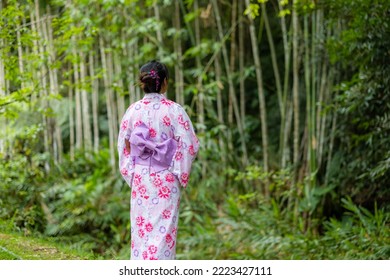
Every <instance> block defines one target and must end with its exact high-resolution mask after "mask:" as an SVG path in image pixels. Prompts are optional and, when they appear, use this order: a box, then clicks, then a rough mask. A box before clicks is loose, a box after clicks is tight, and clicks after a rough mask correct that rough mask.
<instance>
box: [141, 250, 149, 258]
mask: <svg viewBox="0 0 390 280" xmlns="http://www.w3.org/2000/svg"><path fill="white" fill-rule="evenodd" d="M142 257H143V259H144V260H146V259H147V258H148V252H146V251H143V252H142Z"/></svg>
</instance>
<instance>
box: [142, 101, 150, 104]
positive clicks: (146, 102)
mask: <svg viewBox="0 0 390 280" xmlns="http://www.w3.org/2000/svg"><path fill="white" fill-rule="evenodd" d="M142 102H143V103H144V104H145V105H148V104H149V103H150V101H149V100H143V101H142Z"/></svg>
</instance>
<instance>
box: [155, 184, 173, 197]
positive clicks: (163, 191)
mask: <svg viewBox="0 0 390 280" xmlns="http://www.w3.org/2000/svg"><path fill="white" fill-rule="evenodd" d="M170 194H171V190H170V189H169V188H168V187H165V186H164V187H162V188H160V189H159V190H158V196H159V197H160V198H168V197H169V195H170Z"/></svg>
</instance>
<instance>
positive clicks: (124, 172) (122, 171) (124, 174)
mask: <svg viewBox="0 0 390 280" xmlns="http://www.w3.org/2000/svg"><path fill="white" fill-rule="evenodd" d="M121 173H122V175H123V176H127V174H128V172H127V169H126V168H122V170H121Z"/></svg>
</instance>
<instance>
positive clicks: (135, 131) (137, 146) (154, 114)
mask: <svg viewBox="0 0 390 280" xmlns="http://www.w3.org/2000/svg"><path fill="white" fill-rule="evenodd" d="M125 139H129V142H130V144H131V152H129V151H128V150H127V149H126V144H125ZM172 139H174V140H175V141H173V140H172ZM198 148H199V142H198V139H197V137H196V135H195V132H194V129H193V126H192V123H191V120H190V118H189V117H188V115H187V113H186V112H185V111H184V109H183V108H182V107H181V106H180V105H179V104H177V103H175V102H173V101H171V100H169V99H167V98H166V97H165V95H163V94H159V93H148V94H145V97H144V98H143V99H141V100H139V101H137V102H135V103H134V104H132V105H131V106H130V107H129V108H128V109H127V111H126V113H125V115H124V117H123V119H122V122H121V127H120V132H119V138H118V153H119V166H120V172H121V174H122V176H123V178H124V179H125V181H126V182H127V184H128V185H129V186H130V187H131V188H132V190H131V203H130V204H131V210H130V218H131V259H134V260H137V259H138V260H167V259H175V256H176V236H177V225H178V218H179V202H180V186H182V187H186V186H187V184H188V180H189V175H190V172H191V166H192V162H193V160H194V158H195V157H196V154H197V152H198ZM160 161H161V162H162V163H161V162H160Z"/></svg>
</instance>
